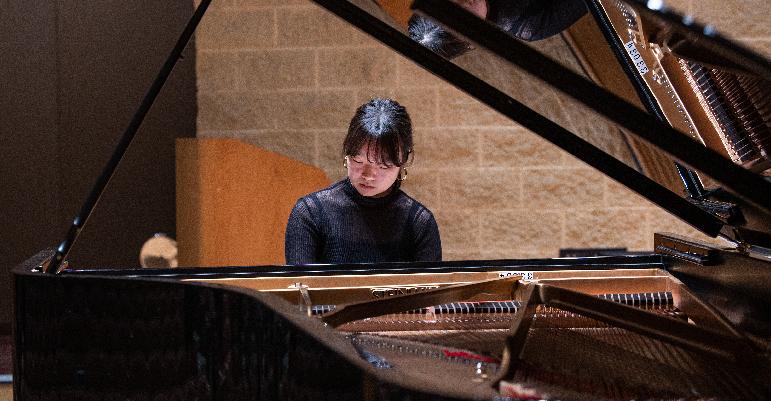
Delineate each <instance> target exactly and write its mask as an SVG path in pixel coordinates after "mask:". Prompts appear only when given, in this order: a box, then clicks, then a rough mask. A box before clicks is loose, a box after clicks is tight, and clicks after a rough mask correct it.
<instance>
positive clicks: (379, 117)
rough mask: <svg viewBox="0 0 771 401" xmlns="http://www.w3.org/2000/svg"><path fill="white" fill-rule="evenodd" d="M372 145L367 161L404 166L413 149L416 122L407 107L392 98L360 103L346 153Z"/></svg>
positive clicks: (345, 142)
mask: <svg viewBox="0 0 771 401" xmlns="http://www.w3.org/2000/svg"><path fill="white" fill-rule="evenodd" d="M367 144H369V150H370V152H376V154H373V155H370V154H367V160H369V161H371V162H376V163H383V164H393V165H396V166H400V167H401V166H403V165H405V164H406V163H407V161H408V160H409V158H410V153H411V152H412V122H411V121H410V116H409V114H407V109H405V108H404V106H402V105H400V104H399V103H397V102H396V101H394V100H391V99H381V98H375V99H372V100H370V101H369V102H367V103H364V104H363V105H361V106H359V108H358V109H356V113H355V114H354V115H353V118H352V119H351V124H350V125H349V126H348V135H346V137H345V141H343V155H356V154H357V153H358V152H359V150H360V149H361V148H362V147H363V146H364V145H367Z"/></svg>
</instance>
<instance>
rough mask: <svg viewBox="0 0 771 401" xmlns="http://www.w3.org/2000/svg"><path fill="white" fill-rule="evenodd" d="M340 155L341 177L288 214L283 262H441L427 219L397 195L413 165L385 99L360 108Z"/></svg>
mask: <svg viewBox="0 0 771 401" xmlns="http://www.w3.org/2000/svg"><path fill="white" fill-rule="evenodd" d="M343 155H344V157H343V166H344V167H345V168H346V169H347V171H348V177H347V178H346V179H344V180H342V181H340V182H337V183H335V184H333V185H332V186H330V187H328V188H326V189H323V190H321V191H318V192H314V193H312V194H310V195H307V196H304V197H302V198H300V199H299V200H298V201H297V204H295V206H294V209H293V210H292V213H291V214H290V215H289V222H288V223H287V227H286V241H285V243H284V252H285V255H286V263H287V264H289V265H296V264H307V263H375V262H411V261H439V260H441V259H442V248H441V241H440V239H439V229H438V227H437V225H436V221H435V220H434V216H433V214H431V212H430V211H429V210H428V209H427V208H426V207H425V206H423V205H421V204H420V203H419V202H418V201H416V200H415V199H412V198H411V197H409V196H408V195H407V194H405V193H404V192H402V191H401V190H400V189H399V186H400V185H401V182H402V181H403V180H404V179H405V178H406V177H407V165H408V164H409V162H410V161H411V160H412V124H411V122H410V117H409V115H408V114H407V110H406V109H405V108H404V107H402V106H401V105H399V103H397V102H395V101H393V100H390V99H373V100H370V101H369V102H367V103H365V104H363V105H362V106H360V107H359V108H358V109H357V110H356V113H355V114H354V116H353V119H351V124H350V126H349V127H348V135H347V136H346V137H345V141H344V142H343Z"/></svg>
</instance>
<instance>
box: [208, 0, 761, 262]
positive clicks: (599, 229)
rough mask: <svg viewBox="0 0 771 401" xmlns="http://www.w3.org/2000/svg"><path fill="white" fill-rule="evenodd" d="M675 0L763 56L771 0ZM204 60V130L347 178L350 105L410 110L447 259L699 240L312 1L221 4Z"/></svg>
mask: <svg viewBox="0 0 771 401" xmlns="http://www.w3.org/2000/svg"><path fill="white" fill-rule="evenodd" d="M671 4H672V6H673V7H675V8H676V9H678V10H682V11H685V12H691V13H694V14H695V15H696V17H697V19H704V20H709V21H712V22H713V23H714V24H715V25H716V26H717V28H718V29H724V30H725V31H727V32H728V33H729V34H731V35H732V36H733V37H735V38H737V39H738V40H740V41H741V42H742V43H744V44H747V45H748V46H751V47H753V48H756V49H759V50H761V51H763V52H765V53H766V54H769V49H771V46H770V45H769V44H770V43H771V33H769V29H768V24H767V17H768V15H770V14H771V13H769V11H771V9H769V8H770V6H769V4H771V2H768V1H767V0H757V1H733V2H731V1H725V0H722V1H721V0H699V1H697V0H694V1H674V2H672V3H671ZM197 62H198V66H197V74H198V104H199V114H198V132H197V135H198V136H199V137H207V138H211V137H227V138H239V139H241V140H243V141H246V142H249V143H252V144H255V145H258V146H262V147H264V148H267V149H269V150H272V151H276V152H279V153H282V154H285V155H288V156H290V157H293V158H295V159H298V160H301V161H303V162H306V163H309V164H312V165H315V166H318V167H320V168H322V169H324V171H326V173H327V174H328V176H329V177H330V179H332V180H337V179H340V178H342V177H343V175H344V170H343V167H342V158H341V154H340V153H341V143H342V140H343V137H344V135H345V132H346V129H347V126H348V122H349V121H350V118H351V116H352V115H353V112H354V110H355V108H356V107H357V106H358V105H360V104H361V103H363V102H365V101H367V100H369V99H370V98H372V97H375V96H387V97H392V98H394V99H395V100H397V101H398V102H400V103H402V104H403V105H404V106H406V107H407V109H408V111H409V112H410V114H411V116H412V119H413V123H414V126H415V153H416V157H415V165H414V167H413V168H412V169H411V170H410V174H409V179H408V180H407V182H406V183H405V185H404V189H405V191H406V192H407V193H409V194H411V195H413V196H414V197H416V198H417V199H418V200H420V201H421V202H423V203H424V204H425V205H426V206H428V207H429V208H430V209H431V210H432V211H433V212H434V214H435V216H436V218H437V221H438V223H439V227H440V232H441V235H442V242H443V248H444V256H445V259H447V260H459V259H493V258H528V257H554V256H557V254H558V250H559V249H560V248H571V247H572V248H575V247H627V248H629V249H630V250H650V249H652V245H653V244H652V241H653V233H654V232H656V231H670V232H678V233H681V234H685V235H689V236H696V237H699V235H698V233H697V232H695V230H693V229H691V228H690V227H689V226H687V225H686V224H684V223H681V222H680V221H679V220H677V219H676V218H674V217H671V216H670V215H668V213H667V212H665V211H663V210H661V209H659V208H657V207H656V206H654V205H652V204H651V203H649V202H647V201H646V200H644V199H642V198H640V197H638V196H637V195H635V194H633V193H632V192H630V191H629V190H627V189H626V188H625V187H623V186H621V185H619V184H617V183H615V182H613V181H612V180H610V179H608V178H606V177H604V176H603V175H601V174H600V173H599V172H597V171H595V170H594V169H592V168H590V167H588V166H586V165H584V164H583V163H581V162H580V161H578V160H576V159H575V158H573V157H572V156H570V155H569V154H567V153H565V152H563V151H561V150H559V149H558V148H556V147H554V146H553V145H551V144H549V143H546V142H545V141H544V140H542V139H540V137H538V136H537V135H535V134H532V133H530V132H528V131H527V130H525V129H524V128H522V127H520V126H518V125H517V124H515V123H512V122H510V121H509V120H507V119H506V118H504V117H502V116H500V115H498V114H497V113H496V112H494V111H492V110H490V109H489V108H487V107H486V106H484V105H482V104H481V103H479V102H477V101H475V100H474V99H472V98H470V97H469V96H467V95H465V94H463V93H461V92H460V91H458V90H456V89H454V88H453V87H451V86H450V85H448V84H446V83H444V82H443V81H441V80H440V79H438V78H436V77H434V76H432V75H431V74H430V73H427V72H425V71H423V70H422V69H421V68H420V67H418V66H416V65H415V64H413V63H412V62H411V61H409V60H407V59H405V58H403V57H401V56H400V55H398V54H397V53H395V52H394V51H392V50H390V49H389V48H387V47H385V46H384V45H382V44H380V43H379V42H378V41H376V40H374V39H372V38H370V37H368V36H367V35H365V34H363V33H361V32H359V31H357V30H356V29H355V28H353V27H350V26H349V25H347V24H346V23H345V22H343V21H341V20H339V19H338V18H337V17H335V16H333V15H331V14H329V13H328V12H326V11H325V10H323V9H321V8H320V7H318V6H316V5H315V4H313V3H311V2H307V1H303V0H272V1H271V0H229V1H222V0H220V1H215V2H214V4H213V5H212V7H211V9H210V10H209V12H208V13H207V15H206V16H205V18H204V20H203V22H202V25H201V27H200V28H199V31H198V33H197ZM244 173H245V174H248V172H244ZM287 185H291V183H287ZM699 238H703V237H699Z"/></svg>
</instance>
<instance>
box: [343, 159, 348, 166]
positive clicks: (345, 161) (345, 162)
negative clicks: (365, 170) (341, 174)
mask: <svg viewBox="0 0 771 401" xmlns="http://www.w3.org/2000/svg"><path fill="white" fill-rule="evenodd" d="M343 168H348V156H345V157H343Z"/></svg>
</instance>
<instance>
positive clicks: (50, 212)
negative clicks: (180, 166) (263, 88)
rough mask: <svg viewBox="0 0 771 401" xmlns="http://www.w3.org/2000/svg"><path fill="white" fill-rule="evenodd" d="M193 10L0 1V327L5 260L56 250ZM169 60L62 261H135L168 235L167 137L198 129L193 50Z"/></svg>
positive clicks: (9, 298) (74, 0)
mask: <svg viewBox="0 0 771 401" xmlns="http://www.w3.org/2000/svg"><path fill="white" fill-rule="evenodd" d="M192 13H193V2H192V1H154V0H135V1H128V2H127V1H113V0H109V1H105V0H102V1H94V0H87V1H84V0H56V1H29V0H0V155H1V156H2V163H0V166H2V167H1V168H0V183H1V185H0V224H1V225H0V226H1V227H2V229H1V230H0V334H4V333H9V332H10V327H11V324H10V323H11V320H12V318H13V293H12V292H13V291H12V284H11V274H10V271H11V269H12V268H13V267H14V266H16V265H17V264H19V263H21V262H22V261H24V260H26V259H27V258H29V257H30V256H32V255H34V254H36V253H37V252H39V251H40V250H42V249H44V248H48V247H55V246H57V245H58V243H59V242H61V241H62V239H63V238H64V235H65V233H66V231H67V229H68V227H69V225H70V224H71V222H72V219H73V218H74V217H75V216H76V214H77V213H78V212H79V210H80V208H81V206H82V204H83V201H84V200H85V198H86V196H87V195H88V193H89V191H90V189H91V187H92V186H93V185H94V183H95V182H96V179H97V177H98V176H99V174H100V173H101V171H102V169H103V167H104V165H105V164H106V162H107V160H108V159H109V157H110V156H111V154H112V151H113V149H114V148H115V146H116V145H117V142H118V139H119V138H120V137H121V135H122V134H123V131H124V130H125V129H126V127H127V126H128V123H129V121H130V120H131V117H132V116H133V115H134V112H135V111H136V109H137V108H138V106H139V104H140V103H141V100H142V98H143V97H144V95H145V93H146V91H147V90H148V88H149V87H150V85H151V83H152V81H153V79H154V78H155V75H156V74H157V73H158V71H159V70H160V68H161V65H162V64H163V62H164V60H165V59H166V57H167V55H168V54H169V53H170V51H171V49H172V48H173V47H174V44H175V42H176V40H177V38H178V36H179V34H180V33H181V32H182V30H183V29H184V26H185V24H186V23H187V20H188V19H189V18H190V16H191V15H192ZM183 56H184V57H185V58H184V59H183V60H181V61H180V62H179V63H178V64H177V66H176V67H175V69H174V72H173V73H172V75H171V77H170V79H169V81H168V82H167V83H166V86H165V87H164V89H163V90H162V91H161V94H160V96H159V97H158V99H157V100H156V102H155V104H154V105H153V107H152V109H151V110H150V113H149V114H148V116H147V118H146V119H145V121H144V123H143V125H142V127H141V128H140V130H139V134H138V135H137V137H136V139H135V141H134V143H133V144H132V145H131V147H130V148H129V151H128V154H127V156H126V157H125V158H124V160H123V162H122V163H121V165H120V167H119V169H118V172H117V174H116V175H115V177H114V178H113V180H112V182H111V183H110V185H109V186H108V188H107V190H106V192H105V194H104V196H103V197H102V199H101V201H100V203H99V204H98V205H97V208H96V210H95V213H94V214H93V215H92V218H91V219H90V220H89V221H88V223H87V224H86V226H85V228H84V230H83V232H82V235H81V238H80V240H79V241H78V242H77V243H76V244H75V246H74V248H73V251H72V253H71V254H70V257H69V260H70V263H71V264H72V265H73V266H76V267H79V268H81V267H129V266H131V267H136V266H138V264H139V262H138V252H139V248H140V247H141V245H142V243H143V242H144V241H145V240H146V239H147V238H149V237H150V236H151V235H152V234H153V233H156V232H166V233H170V234H172V236H173V234H174V229H175V207H174V196H175V193H174V138H177V137H188V136H195V122H196V92H195V90H196V86H195V85H196V84H195V48H194V44H193V42H191V43H189V44H188V47H187V49H186V50H185V52H184V53H183Z"/></svg>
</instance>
